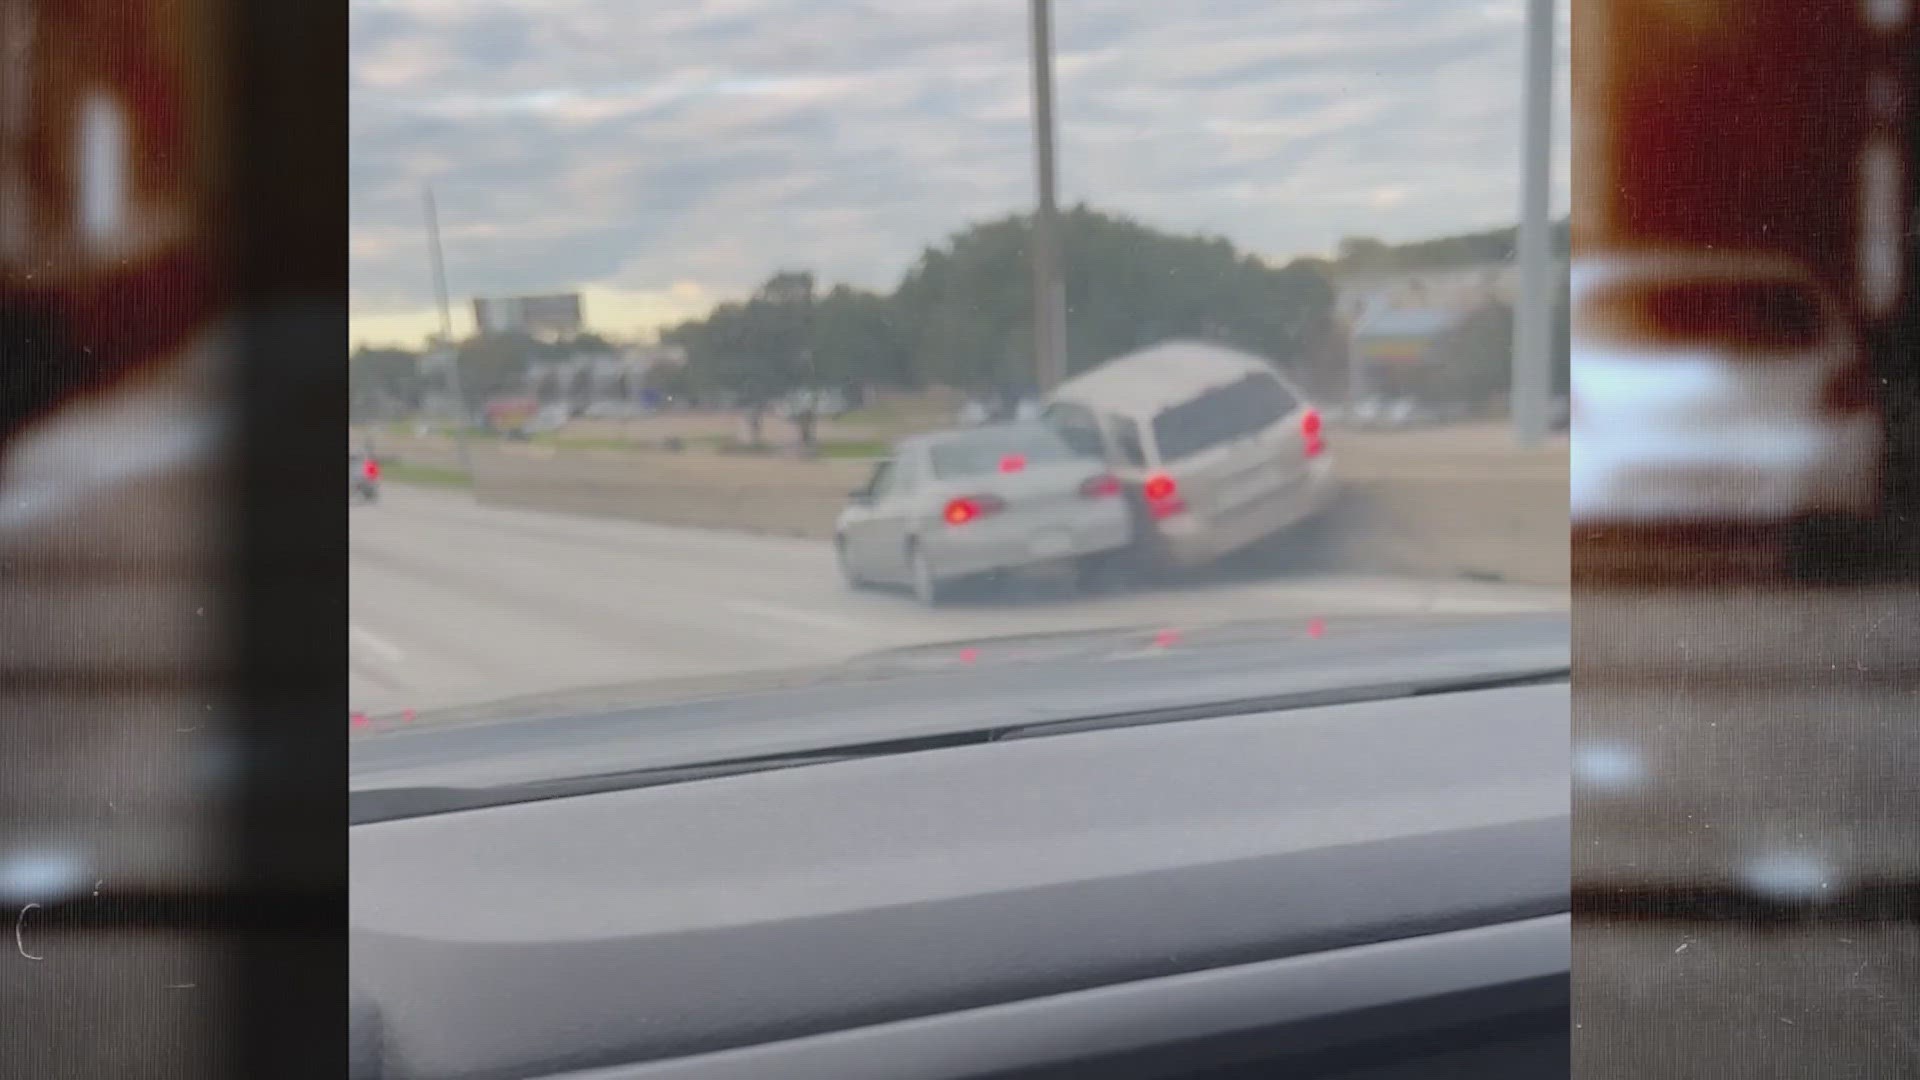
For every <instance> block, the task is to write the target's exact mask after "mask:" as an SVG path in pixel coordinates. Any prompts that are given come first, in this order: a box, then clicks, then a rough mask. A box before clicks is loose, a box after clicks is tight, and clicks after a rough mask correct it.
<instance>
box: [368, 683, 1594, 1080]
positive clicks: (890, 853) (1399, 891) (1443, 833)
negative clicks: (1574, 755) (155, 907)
mask: <svg viewBox="0 0 1920 1080" xmlns="http://www.w3.org/2000/svg"><path fill="white" fill-rule="evenodd" d="M1567 716H1568V691H1567V686H1566V684H1565V683H1560V684H1557V685H1553V684H1548V685H1529V686H1518V687H1506V688H1499V689H1489V690H1482V691H1475V692H1463V693H1456V694H1441V695H1434V696H1427V697H1419V698H1412V699H1405V700H1390V701H1367V702H1360V703H1354V704H1343V705H1332V706H1326V707H1315V708H1302V709H1292V710H1285V711H1279V712H1265V713H1253V714H1242V715H1229V716H1220V717H1213V718H1208V719H1199V720H1188V721H1182V722H1176V723H1165V724H1153V725H1145V726H1135V727H1124V728H1118V729H1111V730H1093V731H1082V732H1076V733H1073V734H1070V735H1065V736H1060V737H1053V738H1036V739H1014V740H1010V741H1005V742H993V743H987V744H979V745H967V746H958V747H953V748H947V749H939V750H933V751H927V752H920V753H908V754H900V755H892V756H882V757H874V758H866V759H861V760H853V761H843V762H838V763H829V764H819V765H809V766H806V767H799V768H788V769H781V770H777V771H769V772H758V773H751V774H746V775H738V776H729V777H725V778H719V779H708V780H700V781H697V782H691V783H683V784H672V785H667V786H658V787H649V788H645V789H641V790H631V791H614V792H607V793H601V794H595V795H590V796H583V797H575V798H561V799H550V800H543V801H538V802H529V803H520V804H514V805H507V806H498V807H491V808H486V809H479V810H468V811H464V812H457V813H447V814H440V815H434V816H417V817H410V818H406V819H402V820H391V821H384V822H377V823H370V824H363V825H360V826H357V827H355V828H353V829H352V830H351V833H350V837H351V852H352V859H353V867H354V878H353V890H352V928H353V930H352V953H351V958H352V966H353V973H354V993H355V996H356V1003H357V1009H356V1013H355V1015H356V1016H357V1017H358V1018H359V1025H358V1033H357V1038H358V1039H359V1041H360V1044H361V1046H362V1053H361V1060H360V1062H359V1063H358V1065H357V1072H356V1074H355V1075H357V1076H361V1077H374V1076H406V1077H410V1078H414V1080H429V1078H431V1080H479V1078H492V1077H568V1076H578V1077H601V1078H606V1080H613V1078H629V1077H630V1078H634V1080H640V1078H647V1077H688V1078H693V1077H723V1076H724V1077H753V1076H768V1077H774V1076H778V1077H803V1076H820V1077H856V1076H875V1077H881V1076H885V1077H889V1078H898V1080H910V1078H914V1077H953V1078H960V1077H985V1076H1015V1075H1025V1076H1037V1075H1049V1074H1057V1075H1086V1074H1087V1072H1086V1070H1089V1069H1093V1070H1095V1072H1094V1074H1095V1075H1169V1076H1171V1075H1182V1076H1185V1075H1203V1074H1204V1075H1220V1076H1227V1075H1238V1074H1236V1073H1232V1072H1216V1073H1208V1072H1207V1070H1209V1069H1213V1070H1222V1069H1225V1070H1232V1069H1236V1068H1255V1069H1261V1068H1268V1067H1275V1066H1276V1063H1277V1062H1290V1063H1291V1064H1288V1065H1286V1068H1287V1070H1288V1072H1289V1073H1290V1074H1292V1075H1348V1074H1349V1072H1352V1069H1355V1068H1358V1069H1362V1070H1364V1069H1365V1068H1367V1067H1371V1066H1367V1065H1366V1062H1365V1061H1364V1060H1363V1059H1365V1058H1366V1056H1367V1055H1368V1054H1373V1055H1375V1056H1378V1055H1379V1054H1380V1053H1381V1052H1382V1048H1383V1047H1400V1046H1402V1045H1403V1044H1404V1047H1405V1048H1406V1049H1404V1053H1403V1055H1402V1056H1401V1057H1397V1058H1395V1057H1392V1055H1391V1054H1389V1060H1387V1061H1386V1062H1385V1063H1384V1065H1382V1066H1381V1067H1385V1068H1388V1069H1389V1071H1388V1072H1380V1073H1377V1074H1378V1075H1402V1073H1397V1072H1393V1071H1391V1070H1392V1068H1394V1067H1395V1063H1396V1062H1398V1063H1400V1064H1403V1065H1405V1066H1406V1067H1407V1068H1408V1069H1411V1070H1412V1071H1409V1072H1405V1073H1404V1075H1421V1074H1423V1073H1424V1072H1425V1071H1426V1070H1427V1069H1428V1068H1429V1067H1430V1066H1431V1064H1432V1061H1438V1060H1441V1058H1439V1057H1433V1058H1431V1060H1429V1058H1428V1057H1427V1056H1423V1055H1441V1054H1451V1055H1456V1056H1457V1055H1458V1054H1467V1055H1468V1058H1467V1059H1462V1060H1469V1059H1470V1060H1473V1061H1477V1062H1479V1064H1477V1065H1475V1066H1473V1067H1472V1070H1471V1071H1472V1074H1473V1075H1488V1076H1496V1075H1514V1076H1540V1075H1563V1074H1564V1071H1565V1064H1566V1054H1565V1051H1566V1046H1567V1024H1566V1016H1567V1013H1566V1009H1567V1005H1568V963H1569V959H1568V958H1569V940H1568V926H1569V924H1568V908H1569V902H1568V892H1567V866H1568V858H1569V848H1568V788H1567V780H1566V777H1567V767H1568V766H1567V745H1568V744H1567V734H1568V728H1567ZM1463 1033H1464V1034H1463ZM1475 1033H1477V1034H1475ZM1436 1040H1437V1041H1436ZM1394 1053H1402V1051H1394ZM1487 1053H1493V1054H1494V1055H1495V1058H1497V1059H1498V1060H1500V1061H1509V1060H1511V1062H1513V1063H1514V1068H1515V1069H1518V1071H1501V1070H1502V1069H1503V1068H1505V1066H1496V1065H1489V1064H1488V1061H1491V1060H1493V1059H1484V1055H1485V1054H1487ZM1476 1054H1478V1055H1482V1057H1474V1056H1473V1055H1476ZM1516 1054H1517V1055H1518V1056H1517V1057H1515V1056H1514V1055H1516ZM1355 1055H1358V1057H1356V1056H1355ZM1405 1055H1412V1056H1411V1057H1409V1056H1405ZM1556 1055H1557V1057H1556ZM1356 1062H1357V1063H1358V1064H1356ZM1556 1062H1557V1065H1555V1063H1556ZM1376 1064H1379V1063H1376ZM1343 1070H1345V1071H1343ZM1250 1075H1251V1074H1250ZM1352 1075H1376V1073H1373V1072H1364V1071H1363V1072H1352Z"/></svg>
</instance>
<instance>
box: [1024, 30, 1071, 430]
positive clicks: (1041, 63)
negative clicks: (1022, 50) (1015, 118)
mask: <svg viewBox="0 0 1920 1080" xmlns="http://www.w3.org/2000/svg"><path fill="white" fill-rule="evenodd" d="M1027 7H1028V11H1029V13H1030V14H1031V16H1032V19H1031V23H1032V39H1033V40H1032V49H1033V65H1032V66H1033V149H1034V160H1035V169H1036V174H1037V175H1036V179H1037V181H1038V184H1039V189H1040V190H1039V195H1040V198H1039V205H1038V206H1037V207H1036V208H1035V212H1034V215H1033V356H1034V376H1035V378H1036V380H1037V381H1038V383H1039V390H1040V392H1041V393H1043V394H1044V393H1046V392H1047V391H1049V390H1051V389H1053V388H1054V387H1056V386H1058V385H1060V383H1061V382H1063V381H1064V380H1065V379H1066V376H1067V312H1066V307H1067V304H1066V289H1065V287H1064V286H1063V285H1062V284H1061V281H1060V246H1059V244H1060V241H1059V235H1058V232H1057V223H1056V220H1055V218H1056V215H1057V208H1056V207H1055V205H1054V177H1053V29H1052V18H1051V12H1050V7H1051V5H1050V3H1049V0H1027Z"/></svg>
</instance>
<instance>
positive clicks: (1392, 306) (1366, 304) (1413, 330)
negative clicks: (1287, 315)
mask: <svg viewBox="0 0 1920 1080" xmlns="http://www.w3.org/2000/svg"><path fill="white" fill-rule="evenodd" d="M1566 272H1567V264H1566V263H1565V261H1564V260H1563V261H1561V262H1559V264H1558V265H1557V267H1556V268H1555V273H1556V276H1557V277H1559V278H1564V277H1565V275H1566ZM1333 284H1334V312H1335V317H1336V318H1337V319H1338V320H1339V322H1340V325H1341V327H1342V328H1343V332H1344V333H1345V335H1346V338H1347V357H1348V391H1349V395H1350V397H1351V398H1352V399H1355V400H1357V399H1359V398H1362V397H1365V396H1367V395H1369V394H1376V393H1385V394H1399V393H1417V391H1416V390H1415V389H1414V388H1416V387H1418V386H1420V385H1421V384H1422V383H1423V382H1424V381H1425V375H1424V374H1423V369H1425V368H1427V367H1428V366H1429V365H1430V363H1431V362H1432V359H1433V357H1432V355H1431V350H1432V347H1433V346H1434V344H1435V343H1436V342H1438V341H1439V340H1440V339H1441V338H1442V337H1443V336H1444V335H1445V334H1447V333H1448V332H1449V331H1451V330H1453V329H1454V328H1455V327H1457V326H1459V325H1460V323H1461V322H1462V321H1464V320H1466V319H1467V318H1469V317H1470V316H1472V315H1473V314H1474V313H1476V312H1479V311H1482V310H1484V309H1486V308H1487V306H1488V305H1490V304H1498V305H1501V306H1504V307H1507V308H1511V307H1512V306H1513V305H1514V303H1515V302H1516V301H1517V300H1518V298H1519V294H1520V269H1519V267H1518V266H1516V265H1514V264H1513V263H1510V262H1501V263H1483V264H1479V265H1474V266H1453V267H1437V268H1432V269H1424V270H1352V271H1346V272H1336V273H1335V275H1334V282H1333Z"/></svg>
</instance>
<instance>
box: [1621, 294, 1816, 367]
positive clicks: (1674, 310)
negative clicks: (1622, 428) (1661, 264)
mask: <svg viewBox="0 0 1920 1080" xmlns="http://www.w3.org/2000/svg"><path fill="white" fill-rule="evenodd" d="M1593 316H1594V318H1595V321H1597V322H1599V323H1601V324H1603V325H1605V326H1606V327H1607V329H1608V330H1610V331H1612V332H1614V333H1618V334H1631V335H1633V336H1635V337H1641V338H1647V339H1651V340H1653V341H1658V342H1670V343H1673V344H1685V343H1715V344H1732V345H1741V346H1745V347H1747V348H1750V349H1755V350H1759V351H1763V352H1803V351H1805V350H1808V349H1812V348H1814V347H1815V346H1817V345H1819V343H1820V336H1821V333H1822V330H1823V328H1824V325H1825V322H1826V317H1825V313H1824V312H1823V311H1822V310H1821V306H1820V299H1819V297H1818V296H1816V295H1815V294H1814V293H1813V291H1812V290H1811V289H1808V288H1807V287H1806V286H1804V285H1800V284H1798V283H1796V282H1791V281H1695V282H1675V283H1671V284H1663V285H1658V286H1647V285H1634V286H1621V287H1619V288H1617V289H1613V290H1609V291H1607V292H1605V293H1602V294H1601V295H1600V296H1599V297H1597V298H1596V300H1595V308H1594V311H1593Z"/></svg>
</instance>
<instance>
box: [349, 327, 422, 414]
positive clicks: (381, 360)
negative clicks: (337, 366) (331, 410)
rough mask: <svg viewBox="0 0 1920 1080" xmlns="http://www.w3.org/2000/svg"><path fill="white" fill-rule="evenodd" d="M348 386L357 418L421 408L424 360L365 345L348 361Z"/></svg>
mask: <svg viewBox="0 0 1920 1080" xmlns="http://www.w3.org/2000/svg"><path fill="white" fill-rule="evenodd" d="M347 386H348V394H349V397H350V400H351V407H352V410H353V413H354V415H356V416H379V415H383V414H385V413H386V412H388V411H389V410H399V411H404V412H411V411H413V410H415V409H418V408H419V407H420V396H421V387H420V357H419V355H418V354H416V353H413V352H409V351H408V350H406V349H391V348H370V347H368V346H365V345H362V346H361V347H360V348H358V349H355V350H354V351H353V353H352V354H351V355H350V356H348V357H347Z"/></svg>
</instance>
